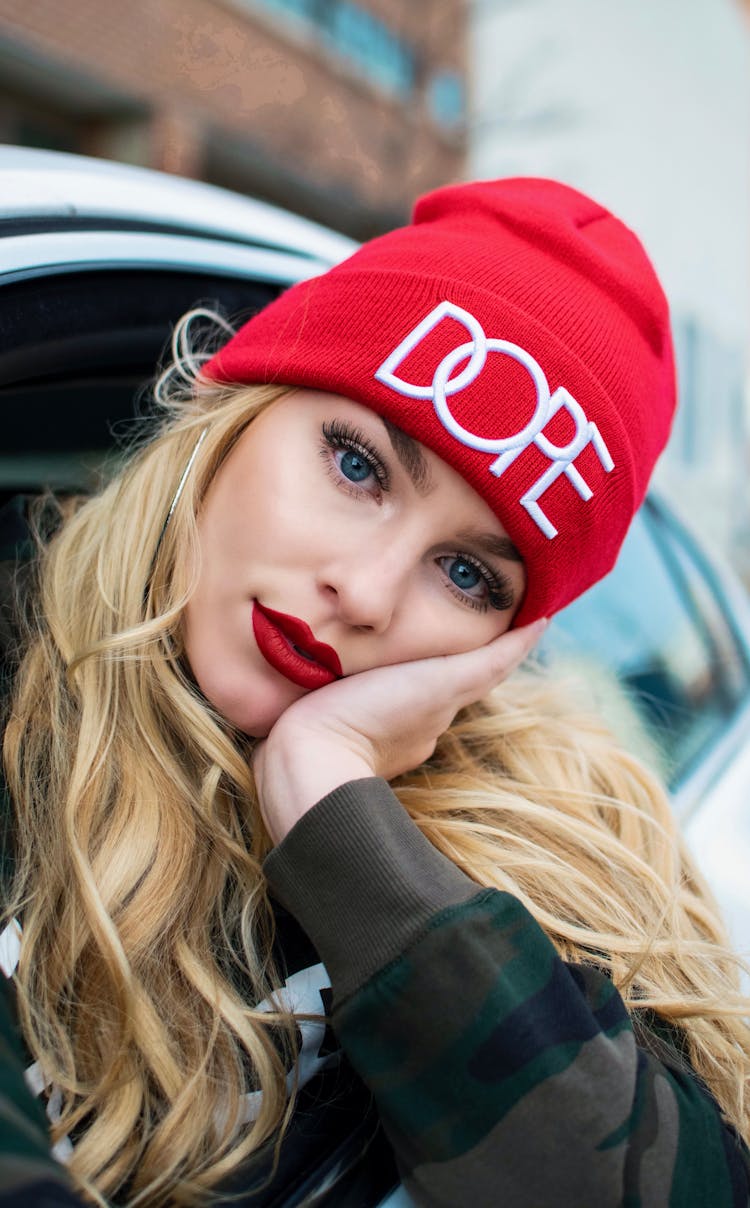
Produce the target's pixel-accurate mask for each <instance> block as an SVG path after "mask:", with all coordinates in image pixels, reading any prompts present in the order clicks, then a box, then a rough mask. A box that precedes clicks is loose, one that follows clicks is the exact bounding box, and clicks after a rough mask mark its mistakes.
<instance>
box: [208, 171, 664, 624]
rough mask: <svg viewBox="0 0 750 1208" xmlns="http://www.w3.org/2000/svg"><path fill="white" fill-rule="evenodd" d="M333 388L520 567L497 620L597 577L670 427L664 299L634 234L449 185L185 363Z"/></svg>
mask: <svg viewBox="0 0 750 1208" xmlns="http://www.w3.org/2000/svg"><path fill="white" fill-rule="evenodd" d="M203 372H204V374H206V376H208V377H210V378H212V379H214V380H217V381H222V382H238V383H249V382H278V383H287V384H290V385H296V386H306V387H311V388H315V389H319V390H326V391H330V392H332V393H334V394H341V395H344V396H346V397H348V398H351V399H353V400H355V401H356V402H359V403H362V404H364V405H365V406H366V407H370V408H372V410H373V411H376V412H377V413H378V414H379V415H382V416H384V417H385V418H387V419H388V420H390V421H391V422H392V423H393V424H396V425H397V426H398V427H399V428H401V429H402V430H403V431H404V432H406V433H408V434H409V435H410V436H413V437H415V438H416V439H417V440H419V441H422V442H423V443H424V444H425V445H427V446H428V447H429V448H431V449H433V450H434V451H435V452H436V453H437V454H439V456H440V457H442V458H443V459H444V460H445V461H446V462H448V464H449V465H451V466H453V468H454V469H456V470H457V471H458V472H459V474H461V476H462V477H463V478H465V479H466V481H467V482H468V483H470V484H471V486H472V487H473V488H474V489H475V490H476V491H477V492H478V493H479V495H481V496H482V498H483V499H485V500H486V501H487V503H488V504H489V505H490V507H491V508H492V510H493V511H494V512H495V514H496V515H497V516H498V518H499V519H500V521H501V523H502V524H503V526H504V528H505V529H506V531H507V533H508V535H509V536H510V537H511V539H512V540H513V542H514V543H515V545H516V546H517V547H518V549H519V551H520V552H521V555H522V556H523V559H524V562H525V564H526V573H527V588H526V594H525V596H524V600H523V603H522V606H521V609H520V610H519V613H518V614H517V616H516V619H515V624H516V625H518V624H525V623H526V622H527V621H532V620H534V619H535V618H536V617H540V616H549V615H551V614H552V613H554V612H556V611H557V610H558V609H560V608H562V607H563V606H564V605H565V604H568V603H569V602H570V601H571V600H573V599H574V598H575V597H576V596H578V595H580V594H581V592H583V591H585V590H586V588H588V587H590V586H591V585H592V584H593V583H595V582H596V581H597V579H600V578H601V577H602V576H603V575H605V574H606V573H607V571H609V570H610V569H611V567H612V565H613V563H614V561H615V558H616V556H617V552H618V550H619V548H620V546H621V544H622V541H623V539H624V537H625V533H626V532H627V529H628V525H629V524H630V521H631V519H632V517H633V514H634V513H635V511H636V509H637V508H638V507H639V505H640V503H641V502H642V500H643V496H644V494H645V492H646V487H647V484H648V480H649V477H650V474H651V471H652V469H653V467H654V463H655V461H656V459H657V457H658V455H659V453H660V452H661V450H662V448H663V447H664V444H665V442H666V439H667V436H668V434H669V428H670V423H671V419H672V414H673V411H674V406H675V393H676V389H675V374H674V359H673V353H672V343H671V336H670V329H669V313H668V307H667V302H666V299H665V297H664V294H663V292H662V289H661V287H660V285H659V282H658V280H657V278H656V274H655V272H654V269H653V267H652V265H651V263H650V262H649V260H648V257H647V256H646V253H645V252H644V250H643V247H642V246H641V244H640V242H639V241H638V239H637V238H636V236H635V235H634V234H633V233H632V231H630V230H629V229H628V228H627V227H626V226H624V225H623V223H622V222H620V221H619V219H617V218H615V217H614V216H613V215H612V214H610V213H609V212H608V211H607V210H605V209H603V208H602V206H600V205H598V204H597V203H596V202H595V201H592V200H591V199H590V198H588V197H586V196H584V195H583V194H582V193H578V192H577V191H576V190H575V189H571V188H569V187H568V186H567V185H561V184H557V183H556V182H555V181H551V180H536V179H526V178H517V179H509V180H498V181H479V182H476V183H474V184H462V185H451V186H448V187H446V188H443V189H438V190H437V191H436V192H434V193H430V194H428V195H427V196H426V197H423V198H422V199H421V200H420V201H418V202H417V205H416V208H415V211H414V219H413V222H412V223H411V224H410V225H409V226H406V227H401V228H400V229H398V230H395V231H391V232H390V233H389V234H387V235H383V236H381V237H380V238H378V239H373V240H372V241H371V242H369V243H366V244H364V246H363V247H361V248H360V249H359V250H358V251H357V252H355V253H354V255H353V256H351V257H349V259H348V260H345V261H344V262H343V263H342V264H340V265H337V266H336V267H335V268H332V269H330V270H329V271H328V272H327V273H324V274H323V275H322V276H320V277H315V278H313V279H312V280H310V281H304V282H302V283H301V284H299V285H295V286H294V287H293V288H292V289H290V290H287V292H286V293H284V294H282V295H281V296H280V297H279V298H277V299H276V300H275V301H274V302H272V303H271V304H270V305H269V306H268V307H266V308H265V310H263V311H261V312H260V314H258V315H256V316H255V317H254V318H253V319H251V320H250V321H249V322H248V323H246V324H245V325H244V326H243V327H242V328H241V329H240V330H239V332H238V333H237V335H235V336H234V337H233V338H232V339H231V340H230V341H229V343H228V344H227V345H226V346H225V347H224V348H222V349H221V350H220V352H219V353H217V355H216V356H215V357H213V359H212V360H211V361H210V362H209V363H208V364H207V365H206V366H205V367H204V371H203Z"/></svg>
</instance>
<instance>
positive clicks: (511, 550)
mask: <svg viewBox="0 0 750 1208" xmlns="http://www.w3.org/2000/svg"><path fill="white" fill-rule="evenodd" d="M456 539H457V541H458V542H459V543H461V544H462V545H469V546H471V545H473V546H475V547H476V548H477V549H480V550H481V551H482V553H484V554H489V555H490V556H491V557H494V558H505V559H507V560H508V561H509V562H521V563H522V562H523V558H522V557H521V554H520V553H519V551H518V550H517V549H516V547H515V545H514V544H513V542H512V541H511V539H510V537H498V535H497V533H483V532H480V531H479V530H478V529H462V530H461V532H460V533H457V534H456Z"/></svg>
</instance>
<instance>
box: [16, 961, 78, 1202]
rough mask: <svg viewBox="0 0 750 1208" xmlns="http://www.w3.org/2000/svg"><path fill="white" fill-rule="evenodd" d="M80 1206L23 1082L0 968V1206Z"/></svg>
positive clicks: (35, 1102)
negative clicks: (54, 1155) (52, 1151)
mask: <svg viewBox="0 0 750 1208" xmlns="http://www.w3.org/2000/svg"><path fill="white" fill-rule="evenodd" d="M76 1205H81V1208H82V1206H83V1200H81V1199H79V1198H78V1196H77V1195H75V1193H74V1192H73V1190H72V1189H71V1185H70V1181H69V1179H68V1177H67V1174H66V1173H65V1169H64V1167H63V1166H61V1165H60V1163H59V1162H57V1161H56V1160H55V1159H54V1158H53V1156H52V1154H51V1152H50V1137H49V1132H48V1129H47V1118H46V1116H45V1114H44V1111H43V1108H42V1105H41V1102H40V1100H38V1099H35V1098H34V1096H33V1095H32V1093H31V1091H30V1090H29V1088H28V1087H27V1086H26V1082H25V1080H24V1075H23V1062H22V1060H21V1056H20V1046H19V1040H18V1036H17V1034H16V1028H15V1025H14V1022H13V1015H12V1011H11V1003H10V998H9V994H8V986H7V981H6V979H5V977H4V976H3V974H2V973H0V1208H75V1206H76Z"/></svg>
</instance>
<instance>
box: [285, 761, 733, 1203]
mask: <svg viewBox="0 0 750 1208" xmlns="http://www.w3.org/2000/svg"><path fill="white" fill-rule="evenodd" d="M266 871H267V875H268V878H269V882H270V885H271V888H272V890H273V892H274V893H275V894H276V896H278V897H279V898H280V899H281V901H282V902H283V903H284V905H285V906H286V907H287V908H288V909H290V910H291V911H292V913H294V914H295V915H296V916H297V918H298V920H299V921H300V923H301V924H302V926H303V927H304V928H305V929H306V930H307V931H308V933H309V934H310V937H311V938H312V940H313V942H314V943H315V944H316V946H317V948H318V951H319V952H320V955H321V958H322V959H323V961H324V963H325V964H326V966H327V968H328V972H329V974H330V977H331V982H332V986H333V990H334V1011H333V1022H334V1026H335V1027H336V1029H337V1032H338V1035H339V1039H340V1041H341V1044H342V1045H343V1047H344V1049H345V1050H346V1052H347V1055H348V1057H349V1059H350V1061H351V1062H352V1064H353V1065H354V1066H355V1068H356V1069H357V1071H358V1072H359V1074H360V1076H361V1077H362V1079H363V1080H364V1081H365V1082H366V1083H367V1084H368V1085H369V1086H370V1088H371V1090H372V1092H373V1094H374V1096H375V1099H376V1101H377V1104H378V1107H379V1110H380V1114H381V1118H382V1121H383V1124H384V1126H385V1128H386V1131H387V1132H388V1135H389V1138H390V1140H391V1144H392V1145H393V1147H394V1150H395V1153H396V1157H397V1160H398V1163H399V1166H400V1169H401V1172H402V1177H403V1179H404V1182H405V1185H406V1187H407V1188H408V1190H409V1191H410V1193H411V1194H412V1196H413V1197H414V1199H415V1200H416V1202H417V1203H418V1204H423V1205H429V1206H430V1208H442V1206H445V1208H455V1205H456V1204H471V1205H472V1208H496V1206H497V1205H498V1204H502V1205H503V1208H528V1206H529V1205H533V1206H534V1208H559V1206H560V1205H561V1204H575V1205H577V1206H579V1208H608V1206H610V1205H612V1206H614V1205H625V1204H627V1205H629V1206H631V1205H632V1206H633V1208H636V1206H642V1208H647V1206H648V1208H651V1206H653V1208H657V1206H658V1208H666V1206H667V1205H669V1206H675V1208H677V1206H679V1208H699V1206H701V1208H702V1206H705V1205H707V1204H711V1206H712V1208H739V1205H742V1206H743V1208H746V1206H747V1204H748V1187H749V1181H748V1156H747V1150H746V1148H745V1146H744V1145H743V1144H742V1142H740V1141H739V1140H738V1138H737V1137H736V1135H735V1134H734V1132H733V1131H732V1130H731V1129H730V1128H729V1126H727V1125H726V1124H725V1123H724V1122H723V1121H722V1119H721V1117H720V1114H719V1111H718V1108H717V1106H716V1104H715V1103H714V1101H713V1099H712V1098H711V1097H710V1096H709V1095H708V1094H707V1092H706V1091H705V1090H704V1089H703V1088H702V1086H701V1085H700V1084H699V1082H698V1080H697V1078H696V1077H695V1076H694V1075H693V1074H692V1073H691V1072H690V1071H689V1070H687V1069H685V1067H684V1064H682V1063H681V1062H680V1060H679V1058H678V1057H677V1054H675V1058H676V1059H675V1061H674V1062H667V1061H663V1060H659V1059H658V1058H657V1057H656V1056H655V1055H654V1053H653V1052H651V1051H650V1046H649V1047H643V1046H641V1045H639V1044H638V1042H637V1040H636V1036H635V1033H634V1030H633V1026H632V1023H631V1019H630V1016H629V1014H628V1012H627V1010H626V1009H625V1006H624V1004H623V1002H622V999H621V998H620V996H619V994H618V993H617V991H616V990H615V989H614V987H613V986H612V984H611V982H610V981H609V979H608V978H607V977H606V976H605V975H604V974H603V973H602V972H601V971H600V970H597V969H594V968H590V967H588V966H582V965H570V964H566V963H565V962H563V961H562V960H561V959H560V958H559V956H558V955H557V953H556V951H555V949H554V947H553V945H552V944H551V942H550V941H549V940H548V938H547V937H546V935H545V933H544V932H543V931H542V929H541V928H540V927H539V926H538V924H537V923H536V922H535V921H534V919H533V917H532V916H531V915H530V914H529V912H528V911H527V910H526V909H525V908H524V907H523V906H522V905H521V903H520V902H519V901H518V900H517V899H515V898H514V897H512V896H511V895H509V894H506V893H501V892H498V891H495V890H480V889H478V888H477V886H476V884H475V883H474V882H472V881H471V880H470V879H468V878H467V877H465V876H464V874H463V873H461V872H460V871H459V870H458V869H457V868H456V867H455V866H454V865H452V864H451V863H450V861H448V860H447V859H445V857H443V856H442V855H441V854H440V853H439V852H437V851H436V849H435V848H433V847H432V845H431V844H430V843H429V842H428V841H427V840H426V839H425V838H424V837H423V836H422V834H421V832H420V831H419V830H418V828H417V827H416V826H415V825H414V824H413V822H412V821H411V819H410V818H409V817H408V815H407V814H406V812H405V811H404V810H403V809H402V807H401V806H400V804H399V802H398V801H397V800H396V798H395V796H394V795H393V793H392V792H391V790H390V789H389V787H388V785H387V784H386V783H385V782H384V781H380V780H375V779H373V780H362V781H355V782H353V783H351V784H348V785H344V786H342V787H341V788H340V789H337V790H336V791H335V792H333V793H331V794H330V795H329V796H328V797H326V798H324V799H323V801H321V802H318V804H317V805H316V806H315V807H314V808H313V809H312V810H311V811H310V812H309V813H308V814H306V815H305V816H304V817H303V818H302V819H301V820H300V821H299V822H298V823H297V825H296V826H295V827H294V828H293V830H292V831H291V832H290V834H289V835H287V837H286V838H285V840H284V841H283V843H281V844H280V845H279V847H278V848H276V849H275V851H274V852H272V853H271V855H270V856H269V857H268V859H267V861H266Z"/></svg>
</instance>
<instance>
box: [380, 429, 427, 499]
mask: <svg viewBox="0 0 750 1208" xmlns="http://www.w3.org/2000/svg"><path fill="white" fill-rule="evenodd" d="M380 418H381V420H382V421H383V425H384V427H385V430H386V432H387V433H388V439H389V441H390V442H391V446H392V448H393V451H394V453H395V454H396V457H397V458H398V459H399V461H400V462H401V465H402V466H403V467H404V469H405V470H406V473H407V474H408V475H409V477H410V479H411V481H412V483H413V484H414V489H415V490H416V491H418V492H419V494H420V495H429V494H430V492H431V491H433V490H434V489H435V484H434V483H433V481H432V476H431V474H430V467H429V465H428V462H427V458H426V457H425V455H424V453H423V452H422V446H421V445H420V443H419V441H417V440H414V438H413V437H412V436H407V435H406V433H405V432H402V430H401V428H398V427H397V426H396V424H392V423H391V421H390V420H389V419H386V418H385V416H384V415H381V417H380Z"/></svg>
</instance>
